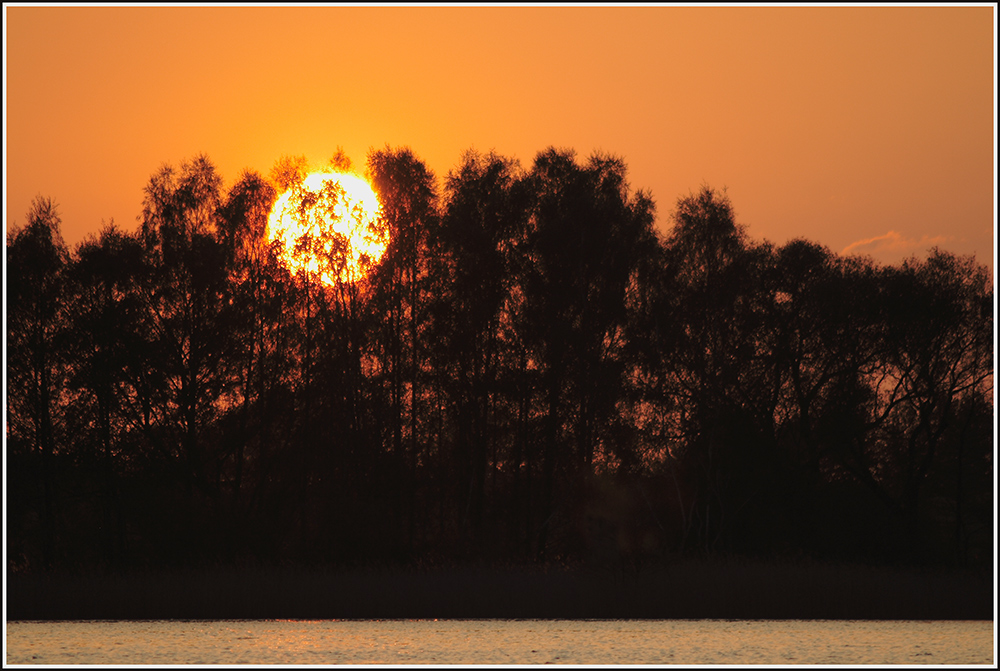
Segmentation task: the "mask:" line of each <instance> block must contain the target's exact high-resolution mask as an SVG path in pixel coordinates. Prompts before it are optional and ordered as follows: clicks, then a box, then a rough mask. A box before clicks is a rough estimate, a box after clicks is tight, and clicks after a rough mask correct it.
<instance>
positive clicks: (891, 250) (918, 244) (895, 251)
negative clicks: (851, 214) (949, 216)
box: [841, 231, 954, 257]
mask: <svg viewBox="0 0 1000 671" xmlns="http://www.w3.org/2000/svg"><path fill="white" fill-rule="evenodd" d="M953 239H954V238H953V237H951V236H947V235H935V236H930V235H925V236H923V237H921V238H920V239H919V240H918V239H916V238H907V237H905V236H904V235H903V234H901V233H900V232H899V231H889V232H888V233H886V234H885V235H879V236H876V237H874V238H866V239H864V240H858V241H856V242H852V243H851V244H849V245H847V247H844V250H843V251H842V252H841V254H842V255H844V256H848V255H850V254H866V255H869V256H874V257H879V256H888V255H891V256H906V255H908V254H911V253H914V252H924V251H926V250H928V249H930V248H931V247H934V246H943V245H944V243H946V242H948V241H950V240H953Z"/></svg>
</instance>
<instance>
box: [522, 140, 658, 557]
mask: <svg viewBox="0 0 1000 671" xmlns="http://www.w3.org/2000/svg"><path fill="white" fill-rule="evenodd" d="M529 183H530V185H531V186H530V188H531V190H532V191H533V193H534V201H533V203H532V209H531V217H530V223H529V228H528V232H527V236H526V242H525V246H524V254H525V255H526V258H525V261H524V263H525V273H524V284H523V287H522V288H521V290H522V291H523V293H524V310H525V318H526V321H525V323H526V324H528V325H529V328H530V333H528V334H527V339H528V341H529V342H531V354H530V356H531V357H532V358H533V359H534V361H535V365H536V366H537V367H538V368H539V369H540V371H541V376H542V386H543V392H542V393H543V394H544V397H545V398H544V401H543V403H544V406H545V409H544V413H543V414H544V424H543V426H544V428H543V430H542V435H543V436H544V438H543V440H542V444H543V449H542V455H541V457H542V491H543V503H542V510H543V511H550V512H551V510H552V504H553V495H554V488H555V484H556V478H557V474H558V475H559V477H567V476H568V477H569V478H573V477H575V476H577V475H580V474H582V475H584V476H586V475H589V474H590V473H592V469H593V467H594V463H595V459H596V458H598V457H600V459H601V460H602V461H605V462H613V461H614V459H615V456H614V455H615V452H616V450H618V449H619V447H620V445H616V444H615V441H614V436H612V435H610V434H609V433H607V431H606V429H607V427H609V426H610V425H611V420H612V418H613V416H614V415H615V413H616V411H617V408H616V406H617V403H618V401H619V400H620V398H621V396H622V388H623V385H624V383H625V379H626V376H625V373H626V369H627V365H626V363H625V361H624V360H623V358H622V357H623V353H624V352H625V351H626V349H625V347H624V342H623V333H624V327H625V322H626V321H627V309H626V305H627V303H628V298H629V293H630V291H633V290H634V288H635V282H634V279H635V276H636V273H637V271H638V268H639V267H640V266H641V264H642V263H643V259H645V258H647V257H648V256H649V255H650V254H652V253H653V250H654V249H655V244H656V238H655V235H654V233H653V231H652V222H653V204H652V201H651V200H650V199H649V197H648V196H646V194H644V193H643V192H641V191H640V192H638V193H637V194H634V195H633V194H630V193H629V189H628V183H627V181H626V171H625V164H624V162H622V161H621V160H620V159H617V158H613V157H606V156H601V155H594V156H592V157H591V158H590V159H589V160H588V162H587V163H586V164H585V165H584V166H580V165H578V164H577V163H576V161H575V157H574V155H573V153H572V152H560V151H557V150H555V149H548V150H546V151H543V152H541V153H539V155H538V156H537V157H536V158H535V163H534V166H533V168H532V171H531V174H530V176H529ZM546 540H547V527H545V526H543V528H542V533H541V535H540V537H539V549H540V550H544V547H545V544H546Z"/></svg>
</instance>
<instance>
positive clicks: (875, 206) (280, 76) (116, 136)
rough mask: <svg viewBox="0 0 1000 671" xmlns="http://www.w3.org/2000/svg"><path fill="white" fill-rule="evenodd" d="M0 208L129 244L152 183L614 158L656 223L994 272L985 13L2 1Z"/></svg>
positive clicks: (989, 24) (71, 233)
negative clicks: (721, 203)
mask: <svg viewBox="0 0 1000 671" xmlns="http://www.w3.org/2000/svg"><path fill="white" fill-rule="evenodd" d="M4 14H5V20H4V26H5V29H6V56H5V59H4V62H5V65H6V77H5V83H6V92H5V93H6V98H5V102H6V104H5V118H4V121H5V126H4V131H5V142H4V147H5V162H6V163H5V169H4V179H5V188H4V210H5V218H6V225H7V227H8V229H9V228H10V226H11V224H13V223H23V222H24V216H25V212H26V211H27V209H28V207H29V206H30V203H31V199H32V198H33V197H34V196H35V195H36V194H42V195H46V196H51V197H53V198H54V199H55V200H56V201H57V202H58V203H59V205H60V211H61V213H62V215H63V234H64V237H65V239H66V241H67V243H69V244H70V245H75V244H77V243H78V242H80V241H81V240H82V239H83V237H84V236H85V235H86V234H88V233H92V232H93V233H96V232H97V231H99V229H100V228H101V223H102V221H105V220H110V219H112V218H113V219H114V220H115V221H116V222H117V223H119V224H120V225H121V226H123V227H125V228H128V229H133V228H134V227H135V226H136V215H138V214H139V211H140V204H141V201H142V189H143V187H144V185H145V184H146V183H147V181H148V180H149V177H150V176H151V175H152V174H153V173H154V172H155V171H156V170H157V169H158V168H159V167H160V166H161V165H162V164H163V163H171V164H174V165H178V164H179V163H180V162H181V161H182V160H185V159H187V158H190V157H192V156H194V155H196V154H197V153H200V152H204V153H206V154H207V155H208V156H209V157H210V158H211V159H212V160H213V161H214V162H215V164H216V166H217V167H218V168H219V170H220V172H221V174H222V176H223V178H224V179H225V180H226V185H227V186H228V185H230V184H232V183H233V182H234V181H235V180H236V178H237V177H238V175H239V173H240V171H241V170H242V169H243V168H253V169H256V170H258V171H259V172H261V173H262V174H264V175H266V174H267V173H268V172H269V170H270V168H271V166H272V165H273V164H274V162H275V160H276V159H278V158H279V157H280V156H281V155H283V154H304V155H306V156H307V157H308V158H309V159H310V160H311V161H313V162H314V163H315V164H316V165H317V167H319V165H320V164H322V163H324V162H325V160H326V159H328V158H329V157H330V156H331V155H332V154H333V153H334V151H335V149H336V148H337V146H342V147H343V148H344V151H345V152H346V153H347V155H348V156H350V157H351V158H352V159H353V161H354V163H355V165H358V166H363V164H364V162H365V157H366V155H367V153H368V150H369V148H372V147H383V146H385V145H386V144H389V145H391V146H393V147H397V146H409V147H410V148H412V149H413V151H414V152H415V153H416V155H417V156H419V157H420V158H422V159H423V160H424V161H426V163H427V164H428V166H429V167H430V168H431V169H433V170H434V172H435V173H436V174H437V175H438V176H439V177H443V176H444V175H445V174H446V173H447V171H448V170H449V169H450V168H452V167H454V166H455V165H456V164H457V163H458V161H459V159H460V157H461V155H462V153H463V152H464V151H465V150H467V149H470V148H476V149H478V150H481V151H488V150H490V149H495V150H496V151H497V152H499V153H501V154H504V155H507V156H512V157H515V158H518V159H520V161H521V163H522V165H523V166H525V167H530V165H531V163H532V160H533V159H534V156H535V154H536V153H537V152H538V151H540V150H542V149H544V148H546V147H547V146H550V145H554V146H556V147H560V148H572V149H575V150H576V151H577V153H578V154H579V155H580V157H581V158H585V157H586V156H587V155H589V154H590V153H591V152H592V151H594V150H603V151H606V152H610V153H613V154H617V155H619V156H621V157H623V158H624V159H625V161H626V163H627V165H628V167H629V174H630V181H631V184H632V186H633V187H634V188H643V189H646V190H648V191H650V192H651V193H652V195H653V198H654V200H655V201H656V203H657V206H658V212H659V217H658V220H659V225H660V226H661V228H664V229H665V228H666V226H667V225H668V222H669V214H670V212H671V210H672V209H673V206H674V204H675V202H676V200H677V198H678V197H679V196H682V195H686V194H687V193H689V192H691V191H696V190H698V189H699V188H700V186H701V185H703V184H708V185H710V186H712V187H717V188H721V187H727V189H728V193H729V195H730V197H731V199H732V201H733V205H734V207H735V209H736V212H737V217H738V220H739V221H740V222H741V223H743V224H746V225H747V226H748V227H749V232H750V235H751V236H752V237H753V238H755V239H758V240H759V239H764V238H766V239H768V240H771V241H773V242H775V243H779V244H780V243H783V242H785V241H787V240H789V239H791V238H794V237H806V238H808V239H810V240H815V241H817V242H820V243H822V244H824V245H827V246H828V247H830V248H831V249H832V250H833V251H835V252H844V251H845V250H851V249H853V250H859V251H864V252H866V253H871V254H873V255H874V256H875V257H876V258H877V259H879V260H881V261H884V262H888V263H896V262H898V261H899V260H900V259H902V258H903V257H905V256H909V255H910V254H914V253H916V254H920V255H922V254H923V253H924V251H925V250H926V249H927V248H928V247H929V246H932V245H934V244H938V245H940V246H942V247H944V248H946V249H949V250H951V251H954V252H958V253H961V254H970V253H975V254H976V255H977V258H978V259H979V261H980V262H981V263H985V264H987V265H989V266H990V267H993V263H994V260H993V248H994V242H993V241H994V235H995V221H996V218H995V190H994V174H995V146H996V142H995V129H996V121H995V92H994V85H993V81H994V68H995V51H994V45H995V17H996V14H995V8H994V7H993V6H988V5H987V6H978V7H932V6H915V7H902V8H901V7H792V8H785V7H687V8H681V7H666V6H665V7H651V6H635V7H596V6H583V7H580V6H578V7H519V8H518V7H492V8H491V7H465V8H452V7H335V6H328V7H316V6H312V7H299V8H286V7H264V6H251V7H157V6H147V7H125V8H120V7H113V6H112V7H45V6H41V7H39V6H13V7H11V6H5V7H4Z"/></svg>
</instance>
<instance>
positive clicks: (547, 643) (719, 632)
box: [6, 620, 995, 665]
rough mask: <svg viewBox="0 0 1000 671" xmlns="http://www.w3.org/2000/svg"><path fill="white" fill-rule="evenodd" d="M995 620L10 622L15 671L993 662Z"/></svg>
mask: <svg viewBox="0 0 1000 671" xmlns="http://www.w3.org/2000/svg"><path fill="white" fill-rule="evenodd" d="M994 655H995V647H994V624H993V622H992V621H985V622H984V621H933V622H928V621H860V620H848V621H841V620H838V621H833V620H441V621H438V620H321V621H304V620H222V621H219V620H215V621H113V622H108V621H104V622H8V623H7V639H6V663H7V664H8V665H11V664H46V665H49V664H51V665H68V664H105V665H106V664H116V665H117V664H122V665H124V664H155V665H164V664H272V665H273V664H306V665H312V664H392V665H408V664H582V665H604V664H684V665H691V664H729V665H743V664H793V665H806V664H851V665H857V664H931V665H940V664H961V665H970V664H983V665H993V664H995V657H994Z"/></svg>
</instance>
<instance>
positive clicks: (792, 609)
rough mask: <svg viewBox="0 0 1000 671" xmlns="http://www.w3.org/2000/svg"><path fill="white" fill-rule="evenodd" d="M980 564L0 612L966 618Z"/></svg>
mask: <svg viewBox="0 0 1000 671" xmlns="http://www.w3.org/2000/svg"><path fill="white" fill-rule="evenodd" d="M993 595H994V584H993V576H992V574H987V573H985V572H984V571H948V570H940V569H937V570H920V569H889V568H877V567H868V566H856V565H820V564H794V563H792V564H776V563H750V562H711V563H696V562H686V563H678V564H674V565H669V566H664V567H660V568H656V569H648V570H644V571H640V572H637V573H621V572H612V571H595V570H566V569H558V570H556V569H548V570H540V569H522V570H513V569H510V570H496V569H472V568H465V569H454V570H443V569H433V570H430V569H429V570H394V571H390V570H349V571H347V570H345V571H333V570H330V571H322V570H311V571H305V570H294V569H273V570H264V569H243V570H223V569H215V570H203V571H161V572H144V573H129V574H92V575H75V576H74V575H65V574H64V575H51V574H12V573H10V572H8V576H7V589H6V601H7V619H8V620H105V619H286V618H287V619H396V618H412V619H418V618H469V619H488V618H515V619H521V618H524V619H529V618H544V619H553V618H559V619H617V618H630V619H700V618H719V619H876V620H877V619H963V620H964V619H968V620H990V619H992V618H993V615H994V596H993Z"/></svg>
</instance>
